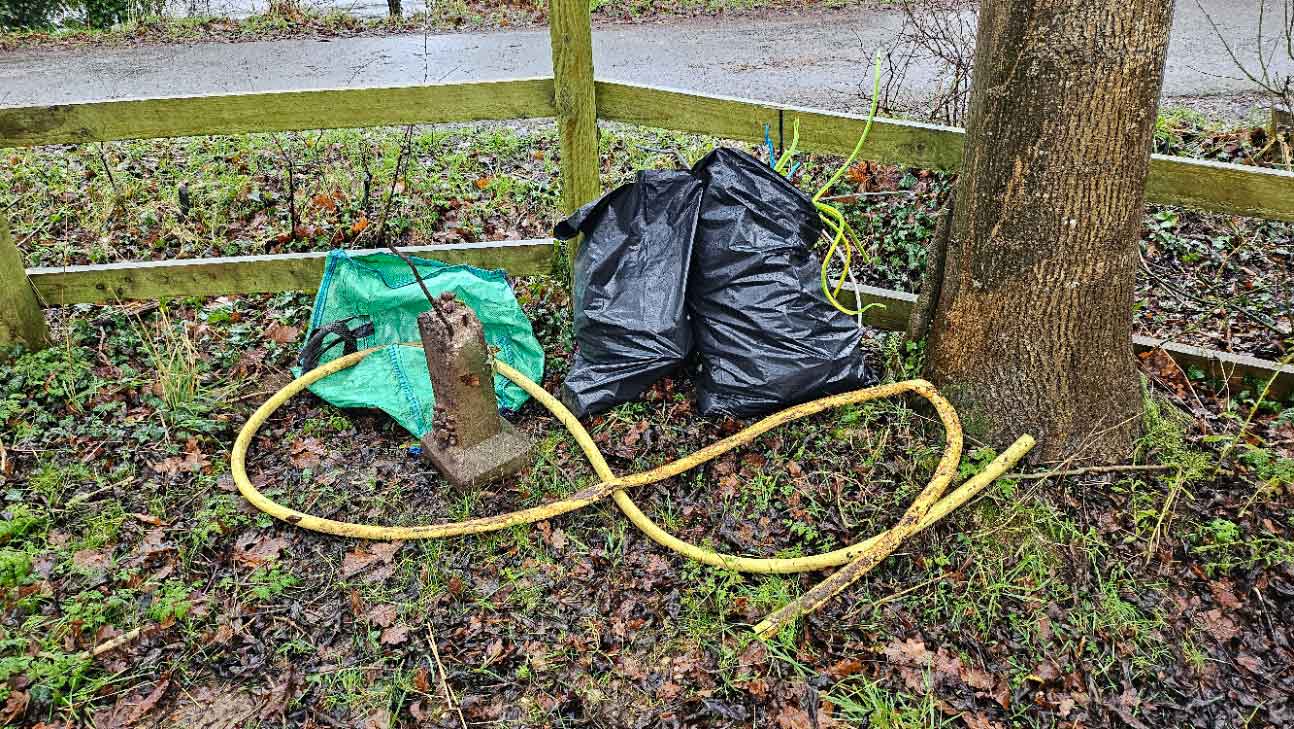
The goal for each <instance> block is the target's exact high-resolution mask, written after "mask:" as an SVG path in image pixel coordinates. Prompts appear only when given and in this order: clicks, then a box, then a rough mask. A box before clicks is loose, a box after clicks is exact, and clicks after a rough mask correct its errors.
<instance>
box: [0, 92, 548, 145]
mask: <svg viewBox="0 0 1294 729" xmlns="http://www.w3.org/2000/svg"><path fill="white" fill-rule="evenodd" d="M553 114H554V110H553V79H552V78H551V77H548V78H527V79H515V80H507V81H482V82H478V83H455V84H418V85H415V86H387V87H380V88H368V89H318V90H311V91H271V92H262V93H252V94H219V95H213V96H172V97H166V98H155V99H130V100H125V101H92V102H87V103H79V104H58V105H54V106H26V107H10V108H0V147H34V146H37V145H41V144H81V143H85V142H110V141H117V140H122V139H160V138H164V137H191V136H201V135H207V134H249V133H256V132H286V131H299V130H302V129H342V128H359V127H377V126H400V125H404V124H446V123H452V122H468V121H484V120H502V119H531V118H543V117H551V116H553Z"/></svg>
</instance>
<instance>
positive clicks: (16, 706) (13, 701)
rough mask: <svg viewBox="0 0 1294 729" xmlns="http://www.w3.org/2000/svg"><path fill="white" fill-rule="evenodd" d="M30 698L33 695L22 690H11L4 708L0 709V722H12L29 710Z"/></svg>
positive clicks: (6, 724) (6, 723) (7, 723)
mask: <svg viewBox="0 0 1294 729" xmlns="http://www.w3.org/2000/svg"><path fill="white" fill-rule="evenodd" d="M30 700H31V697H30V696H28V695H27V694H26V693H24V692H22V691H18V690H13V691H10V692H9V698H8V699H7V700H5V704H4V708H2V709H0V724H4V725H5V726H8V725H10V724H12V723H13V722H14V720H15V719H17V718H18V717H20V716H22V715H23V713H24V712H26V711H27V703H28V702H29V701H30Z"/></svg>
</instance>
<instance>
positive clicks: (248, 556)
mask: <svg viewBox="0 0 1294 729" xmlns="http://www.w3.org/2000/svg"><path fill="white" fill-rule="evenodd" d="M286 546H288V540H287V539H285V538H283V537H272V536H269V535H267V534H265V533H264V532H259V531H248V532H243V534H242V535H241V536H239V537H238V539H237V540H236V541H235V542H234V561H235V562H237V563H238V564H241V565H243V566H244V567H248V568H251V569H256V568H257V567H260V566H261V565H263V564H265V563H267V562H272V561H274V560H276V559H278V558H279V553H280V552H282V551H283V548H284V547H286Z"/></svg>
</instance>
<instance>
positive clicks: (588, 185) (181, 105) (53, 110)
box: [0, 0, 1294, 394]
mask: <svg viewBox="0 0 1294 729" xmlns="http://www.w3.org/2000/svg"><path fill="white" fill-rule="evenodd" d="M551 2H552V9H551V13H550V16H549V17H550V31H551V36H552V52H553V72H554V75H553V76H552V77H543V78H527V79H515V80H506V81H488V82H476V83H455V84H417V85H412V86H396V87H383V88H365V89H322V90H311V91H291V92H270V93H252V94H220V95H212V96H182V97H169V98H152V99H132V100H126V101H105V102H91V103H82V104H61V105H50V106H31V107H10V108H0V148H5V147H31V146H36V145H47V144H82V143H87V142H104V141H115V140H124V139H154V138H164V137H184V136H197V135H209V134H244V133H253V132H281V131H294V130H302V129H321V128H356V127H372V126H398V125H405V124H439V123H447V122H467V121H482V120H509V119H527V118H554V119H555V120H556V123H557V128H558V132H559V139H560V151H561V156H560V172H561V182H562V184H561V189H562V204H563V207H564V208H566V209H567V210H573V209H575V208H576V207H578V206H579V205H581V204H583V203H584V202H587V201H589V200H592V199H594V198H596V197H597V196H598V195H599V194H600V185H599V182H598V169H599V164H598V146H597V121H598V120H599V119H601V120H608V121H617V122H623V123H627V124H636V125H642V126H650V127H658V128H663V129H672V130H678V131H685V132H695V133H700V134H708V135H713V136H717V137H720V138H724V139H734V140H743V141H753V142H757V141H760V140H761V139H762V138H763V129H764V125H765V124H769V125H771V126H773V127H774V128H783V127H785V126H788V125H789V124H791V123H792V122H793V121H796V120H798V121H799V124H800V134H801V144H802V148H803V149H805V150H808V151H815V152H824V153H834V154H840V155H844V154H847V153H848V152H849V151H850V150H851V149H852V148H853V146H854V142H855V141H856V140H857V139H858V136H859V134H860V133H861V131H862V127H863V124H864V123H865V121H866V120H865V118H864V117H861V116H857V115H852V114H841V113H834V112H827V111H821V110H814V109H804V108H799V107H794V106H788V105H782V104H770V103H766V102H760V101H751V100H745V99H734V98H726V97H721V96H714V95H708V94H698V93H693V92H687V91H677V90H672V89H663V88H656V87H651V86H643V85H638V84H629V83H620V82H613V81H595V80H594V74H593V54H592V32H591V26H590V18H589V9H588V3H587V2H586V0H551ZM962 144H963V132H962V130H960V129H956V128H952V127H942V126H936V125H931V124H922V123H917V122H908V121H900V120H893V119H878V120H876V123H875V124H874V126H873V128H872V133H871V136H870V137H869V139H868V145H867V148H866V152H867V157H868V158H869V159H872V160H875V161H878V162H885V163H894V164H903V165H909V166H914V167H923V168H928V169H937V170H955V169H956V168H957V167H958V166H959V165H960V163H961V156H962ZM1146 195H1147V199H1148V200H1149V201H1151V202H1155V203H1162V204H1167V205H1181V206H1187V207H1193V208H1197V209H1201V210H1207V211H1212V212H1219V213H1227V214H1234V215H1243V216H1252V217H1261V218H1268V219H1273V220H1286V221H1294V174H1291V173H1288V172H1283V171H1279V170H1271V169H1262V168H1256V167H1247V166H1241V165H1233V164H1222V163H1216V162H1207V161H1201V160H1192V159H1186V158H1181V157H1169V156H1164V155H1155V156H1154V158H1153V160H1152V162H1151V169H1150V176H1149V179H1148V180H1147V190H1146ZM418 250H423V251H428V250H430V251H431V252H433V253H434V255H435V256H436V257H437V258H439V259H442V260H446V261H451V262H460V263H471V264H473V265H477V266H482V267H489V268H503V269H506V270H507V271H508V272H509V273H511V274H513V275H532V274H546V273H549V272H551V270H552V266H553V260H554V253H555V249H554V247H553V245H552V244H551V242H550V241H546V240H525V241H501V242H493V243H474V244H464V245H446V246H434V247H427V248H425V249H418ZM323 255H324V254H321V253H297V254H282V255H269V256H237V257H230V258H204V259H193V260H168V261H147V262H133V263H112V264H104V265H91V266H66V267H59V268H30V269H29V268H24V266H23V264H22V259H21V255H20V253H19V252H18V251H17V249H16V248H15V247H14V244H13V243H12V241H11V239H10V237H9V235H8V231H7V225H6V224H5V221H3V220H2V219H0V344H3V343H6V342H10V341H14V340H19V341H25V342H27V343H29V344H30V345H32V346H40V345H42V344H43V343H44V341H45V338H46V336H47V335H46V328H45V321H44V315H43V312H42V307H48V306H61V305H67V304H84V303H110V302H117V301H125V300H130V299H156V298H163V297H172V296H194V295H196V296H212V295H224V294H246V293H265V292H278V291H311V290H313V288H314V287H315V286H316V285H317V283H318V280H319V277H320V272H321V270H322V260H323ZM855 295H856V296H857V297H858V298H860V299H864V300H868V301H875V302H878V303H883V304H886V305H887V307H888V308H887V309H885V310H883V311H874V313H873V316H872V321H871V323H872V324H873V325H875V326H878V327H882V328H886V329H902V328H903V326H904V325H905V323H906V321H907V314H906V312H907V311H908V309H909V308H910V307H911V301H912V296H911V295H910V294H907V293H904V292H899V291H889V290H884V289H875V288H871V287H862V288H861V289H860V290H858V291H857V292H855ZM1136 346H1137V348H1138V349H1146V348H1150V347H1155V346H1162V348H1164V349H1165V350H1167V351H1169V352H1170V354H1172V355H1173V356H1174V357H1175V358H1176V359H1177V360H1178V361H1179V363H1181V364H1182V365H1183V366H1187V365H1194V366H1198V367H1201V368H1204V369H1205V370H1206V371H1210V372H1212V373H1213V374H1215V375H1218V376H1220V377H1223V378H1227V379H1236V378H1243V377H1259V378H1262V377H1270V376H1271V375H1272V374H1273V373H1277V372H1278V373H1279V375H1278V379H1277V383H1276V386H1275V388H1274V389H1275V390H1276V392H1277V393H1279V394H1284V393H1288V392H1290V391H1294V367H1288V366H1287V367H1281V366H1280V365H1277V364H1276V363H1273V362H1268V361H1265V360H1260V359H1256V358H1252V357H1244V356H1238V355H1232V354H1228V353H1224V352H1216V351H1211V350H1203V349H1199V348H1196V347H1188V346H1185V345H1175V344H1165V343H1160V342H1151V341H1149V340H1146V339H1140V338H1139V339H1138V341H1137V342H1136Z"/></svg>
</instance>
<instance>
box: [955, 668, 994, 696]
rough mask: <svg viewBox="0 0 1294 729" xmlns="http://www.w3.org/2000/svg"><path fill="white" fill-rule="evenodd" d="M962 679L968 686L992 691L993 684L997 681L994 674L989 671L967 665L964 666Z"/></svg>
mask: <svg viewBox="0 0 1294 729" xmlns="http://www.w3.org/2000/svg"><path fill="white" fill-rule="evenodd" d="M961 679H962V681H963V682H964V683H965V684H966V685H967V686H970V687H971V688H973V689H979V690H980V691H992V690H993V686H994V685H995V684H996V683H997V682H996V681H995V680H994V679H993V674H991V673H989V672H988V671H982V670H980V669H978V668H966V667H965V666H963V667H962V671H961Z"/></svg>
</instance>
